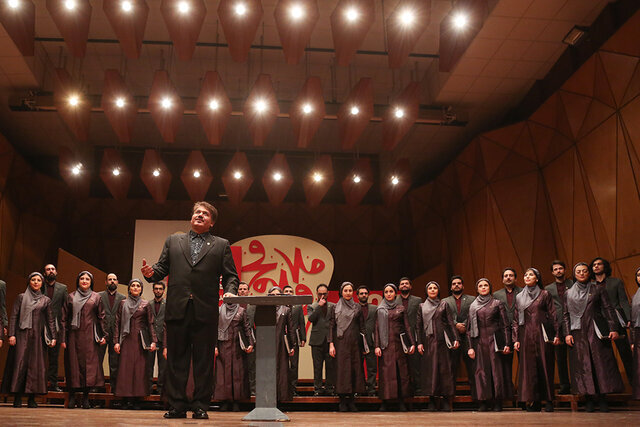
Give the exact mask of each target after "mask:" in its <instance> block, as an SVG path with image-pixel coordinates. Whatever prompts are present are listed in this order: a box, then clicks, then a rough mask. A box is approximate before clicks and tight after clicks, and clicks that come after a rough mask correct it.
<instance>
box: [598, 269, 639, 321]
mask: <svg viewBox="0 0 640 427" xmlns="http://www.w3.org/2000/svg"><path fill="white" fill-rule="evenodd" d="M604 283H605V284H606V287H607V296H608V297H609V302H610V303H611V306H612V307H613V308H614V310H618V311H619V312H620V314H623V315H624V318H625V320H626V321H627V322H628V321H629V319H631V305H630V304H629V297H628V296H627V292H626V291H625V289H624V283H623V282H622V280H620V279H618V278H617V277H611V276H609V277H607V278H606V279H605V281H604ZM598 285H600V284H599V283H598ZM614 314H615V313H614ZM616 319H617V317H616ZM616 323H617V321H616Z"/></svg>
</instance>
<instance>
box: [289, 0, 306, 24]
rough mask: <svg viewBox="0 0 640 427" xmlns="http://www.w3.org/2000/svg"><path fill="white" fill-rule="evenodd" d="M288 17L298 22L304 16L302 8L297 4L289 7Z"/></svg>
mask: <svg viewBox="0 0 640 427" xmlns="http://www.w3.org/2000/svg"><path fill="white" fill-rule="evenodd" d="M289 16H291V18H292V19H293V20H294V21H298V20H300V19H301V18H302V17H303V16H304V8H303V7H302V6H300V5H299V4H294V5H293V6H291V9H289Z"/></svg>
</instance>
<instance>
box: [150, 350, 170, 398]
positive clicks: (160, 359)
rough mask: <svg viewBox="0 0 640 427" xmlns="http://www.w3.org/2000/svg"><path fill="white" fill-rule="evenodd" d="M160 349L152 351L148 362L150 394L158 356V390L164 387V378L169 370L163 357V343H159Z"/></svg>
mask: <svg viewBox="0 0 640 427" xmlns="http://www.w3.org/2000/svg"><path fill="white" fill-rule="evenodd" d="M157 345H158V349H157V350H156V351H150V352H149V355H148V356H147V357H148V360H147V377H148V378H149V392H151V388H152V386H153V368H154V366H155V365H156V356H157V357H158V390H162V388H163V387H164V376H165V372H166V370H167V361H166V359H165V358H164V356H163V355H162V343H161V342H158V343H157Z"/></svg>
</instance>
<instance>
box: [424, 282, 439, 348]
mask: <svg viewBox="0 0 640 427" xmlns="http://www.w3.org/2000/svg"><path fill="white" fill-rule="evenodd" d="M431 284H434V285H436V286H437V287H438V295H437V296H436V298H434V299H431V298H429V292H427V289H429V285H431ZM424 289H425V294H426V295H427V299H426V300H425V301H424V302H423V303H422V323H423V328H424V332H425V334H426V335H427V336H429V335H433V325H432V323H433V322H432V321H431V320H432V319H433V315H434V314H435V313H436V309H437V308H438V305H440V285H439V284H438V282H434V281H431V282H429V283H427V286H425V288H424Z"/></svg>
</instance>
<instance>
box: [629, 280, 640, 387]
mask: <svg viewBox="0 0 640 427" xmlns="http://www.w3.org/2000/svg"><path fill="white" fill-rule="evenodd" d="M636 285H638V290H637V291H636V293H635V294H634V295H633V299H632V300H631V328H630V331H631V342H632V344H631V348H632V349H633V367H634V371H633V381H632V383H631V385H632V387H633V395H632V397H633V398H634V399H640V268H638V269H637V270H636Z"/></svg>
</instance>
